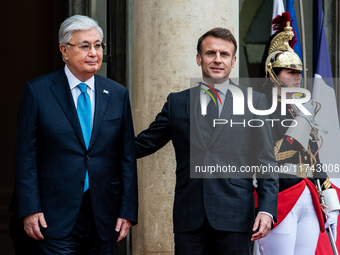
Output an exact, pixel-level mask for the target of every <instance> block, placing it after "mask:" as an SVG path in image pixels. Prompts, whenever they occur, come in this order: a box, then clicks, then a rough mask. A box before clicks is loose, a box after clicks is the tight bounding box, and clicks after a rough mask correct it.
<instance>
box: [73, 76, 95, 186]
mask: <svg viewBox="0 0 340 255" xmlns="http://www.w3.org/2000/svg"><path fill="white" fill-rule="evenodd" d="M78 87H79V89H80V91H81V93H80V95H79V97H78V103H77V113H78V118H79V122H80V126H81V130H82V132H83V137H84V141H85V145H86V149H88V147H89V143H90V139H91V129H92V125H91V122H92V116H91V115H92V114H91V100H90V96H89V94H87V91H86V89H87V85H86V84H85V83H80V84H78ZM88 189H89V174H88V171H87V170H86V176H85V183H84V192H85V191H86V190H88Z"/></svg>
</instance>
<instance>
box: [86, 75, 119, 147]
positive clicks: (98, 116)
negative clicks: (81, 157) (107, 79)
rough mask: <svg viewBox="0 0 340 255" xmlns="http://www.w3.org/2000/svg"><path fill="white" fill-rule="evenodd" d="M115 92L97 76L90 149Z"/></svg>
mask: <svg viewBox="0 0 340 255" xmlns="http://www.w3.org/2000/svg"><path fill="white" fill-rule="evenodd" d="M112 93H113V91H111V90H110V87H109V86H107V85H106V84H105V83H104V82H103V81H102V80H101V79H100V77H99V76H97V75H95V98H96V101H95V110H94V117H93V127H92V135H91V140H90V145H89V149H90V148H91V146H92V144H93V143H94V141H95V139H96V137H97V135H98V131H99V128H100V123H101V122H102V120H103V117H104V113H105V110H106V106H107V103H108V102H109V99H110V95H111V94H112Z"/></svg>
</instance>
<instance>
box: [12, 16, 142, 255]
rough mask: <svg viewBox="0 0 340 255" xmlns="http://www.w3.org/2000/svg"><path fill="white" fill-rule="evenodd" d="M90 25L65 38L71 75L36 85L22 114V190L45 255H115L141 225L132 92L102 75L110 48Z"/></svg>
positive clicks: (75, 19)
mask: <svg viewBox="0 0 340 255" xmlns="http://www.w3.org/2000/svg"><path fill="white" fill-rule="evenodd" d="M102 38H103V32H102V29H101V28H100V27H99V26H98V24H97V23H96V22H95V21H94V20H92V19H91V18H89V17H86V16H80V15H75V16H72V17H70V18H68V19H66V20H65V21H64V22H63V23H62V24H61V27H60V30H59V43H60V47H59V48H60V51H61V53H62V57H63V59H64V61H65V63H66V65H65V68H64V69H62V70H60V71H58V72H55V73H51V74H47V75H45V76H42V77H39V78H36V79H34V80H32V81H30V82H28V83H27V84H26V86H25V89H24V94H23V97H22V102H21V106H20V110H19V114H18V132H17V141H16V158H15V164H16V188H17V200H18V209H19V217H21V218H23V222H24V229H25V231H26V233H27V234H28V235H29V236H30V237H32V238H34V239H36V240H39V250H40V254H115V247H116V243H117V240H118V241H119V240H121V239H122V238H124V237H125V236H126V234H127V231H128V229H129V228H130V226H131V225H132V224H134V223H136V222H137V208H138V196H137V173H136V160H135V140H134V131H133V125H132V118H131V111H130V104H129V97H128V92H127V89H126V88H124V87H123V86H121V85H120V84H118V83H116V82H114V81H112V80H110V79H107V78H104V77H101V76H98V75H96V73H97V71H98V70H99V68H100V66H101V64H102V59H103V49H104V47H105V44H104V43H103V42H102Z"/></svg>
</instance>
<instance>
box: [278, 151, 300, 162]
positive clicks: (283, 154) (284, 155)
mask: <svg viewBox="0 0 340 255" xmlns="http://www.w3.org/2000/svg"><path fill="white" fill-rule="evenodd" d="M295 153H297V151H293V150H290V151H284V152H280V153H275V156H276V161H281V160H285V159H287V158H291V157H293V156H294V155H295Z"/></svg>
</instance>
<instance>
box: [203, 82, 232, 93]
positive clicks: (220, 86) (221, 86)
mask: <svg viewBox="0 0 340 255" xmlns="http://www.w3.org/2000/svg"><path fill="white" fill-rule="evenodd" d="M205 84H206V82H205V81H204V80H202V82H201V88H203V89H206V90H209V88H208V87H207V86H206V85H205ZM227 85H229V79H228V80H226V81H225V82H223V83H221V84H215V86H214V89H218V90H219V91H220V92H219V93H221V94H222V95H223V96H226V95H227V92H228V88H227ZM204 94H207V92H205V91H204V90H201V95H204Z"/></svg>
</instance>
